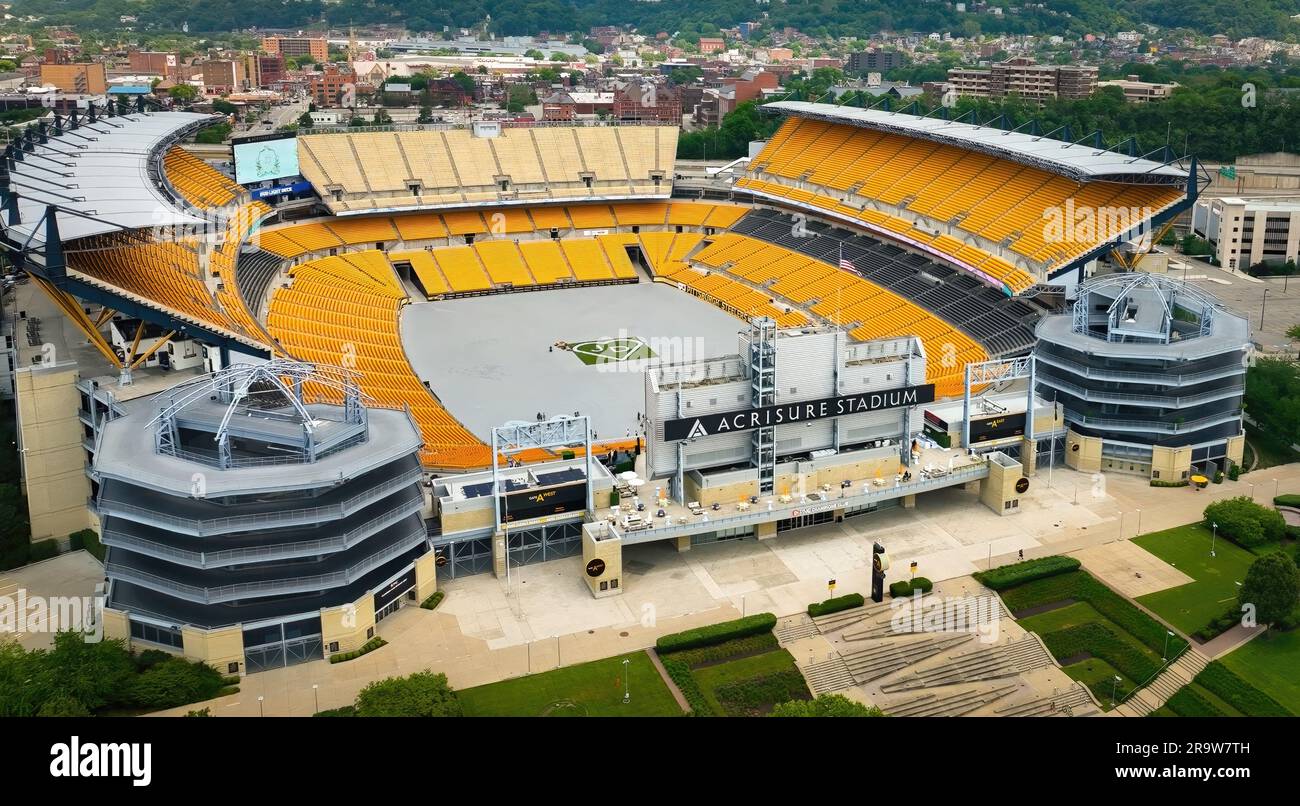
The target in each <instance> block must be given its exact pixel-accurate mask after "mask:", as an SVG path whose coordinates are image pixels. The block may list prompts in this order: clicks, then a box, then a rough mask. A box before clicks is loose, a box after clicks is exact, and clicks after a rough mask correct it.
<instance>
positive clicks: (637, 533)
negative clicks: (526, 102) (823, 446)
mask: <svg viewBox="0 0 1300 806" xmlns="http://www.w3.org/2000/svg"><path fill="white" fill-rule="evenodd" d="M914 472H919V471H914ZM988 474H989V469H988V464H987V462H980V463H979V464H978V465H973V466H968V467H964V468H959V469H957V470H953V471H952V472H946V471H945V472H944V473H943V475H940V476H932V477H930V478H925V479H914V480H912V481H907V482H898V483H897V485H896V486H887V487H881V488H878V489H869V490H868V491H866V492H864V493H856V494H852V495H844V496H843V497H840V498H823V499H820V500H817V501H792V502H790V503H788V504H779V503H775V502H773V504H772V507H771V509H768V508H766V507H765V506H762V505H760V504H755V505H754V507H755V509H752V510H750V511H749V512H746V513H743V514H739V515H728V516H725V517H721V518H716V519H709V518H708V512H705V513H704V515H703V516H702V517H703V518H704V519H701V520H693V521H691V522H690V523H682V524H672V525H667V526H651V527H649V528H645V529H636V530H625V529H621V528H620V527H619V526H618V525H617V524H616V523H615V524H609V527H610V529H611V530H612V531H613V533H614V535H615V536H616V537H618V538H620V539H621V540H622V541H623V542H624V543H628V544H631V543H643V542H649V541H652V540H664V539H667V538H670V537H680V536H683V535H688V534H698V533H702V532H712V531H716V530H719V529H731V528H735V527H738V526H748V525H753V524H758V523H767V522H769V521H772V520H784V519H785V518H790V517H800V516H803V515H815V514H817V513H819V512H830V511H834V510H836V509H843V508H847V507H853V506H859V505H862V504H871V503H877V502H881V501H890V500H893V499H895V498H902V497H904V496H908V495H914V494H916V493H924V492H930V491H932V490H939V489H943V488H944V487H951V486H953V485H954V484H958V483H963V484H964V483H966V482H970V481H975V480H977V479H982V478H985V477H987V476H988ZM819 494H820V493H819ZM828 495H829V494H828Z"/></svg>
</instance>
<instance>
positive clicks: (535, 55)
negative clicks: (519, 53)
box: [524, 48, 546, 62]
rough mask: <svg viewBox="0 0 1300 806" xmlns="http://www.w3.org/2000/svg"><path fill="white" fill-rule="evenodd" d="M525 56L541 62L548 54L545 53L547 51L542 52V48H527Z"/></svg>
mask: <svg viewBox="0 0 1300 806" xmlns="http://www.w3.org/2000/svg"><path fill="white" fill-rule="evenodd" d="M524 58H526V59H536V60H537V61H539V62H540V61H542V60H543V59H545V58H546V54H545V53H542V52H541V51H540V50H538V49H537V48H529V49H528V50H525V51H524Z"/></svg>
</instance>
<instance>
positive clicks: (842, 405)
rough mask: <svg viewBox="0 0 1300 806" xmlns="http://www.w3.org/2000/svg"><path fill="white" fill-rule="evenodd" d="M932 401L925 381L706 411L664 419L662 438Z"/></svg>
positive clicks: (707, 434)
mask: <svg viewBox="0 0 1300 806" xmlns="http://www.w3.org/2000/svg"><path fill="white" fill-rule="evenodd" d="M933 402H934V384H932V383H926V384H921V385H920V386H905V387H903V388H901V389H888V390H885V391H882V392H863V393H862V394H858V395H845V396H844V397H827V398H823V399H821V400H807V401H804V402H802V403H782V404H780V405H777V406H764V407H763V408H760V409H747V410H745V411H733V412H728V413H726V414H705V415H703V416H701V417H684V418H682V419H680V420H667V421H665V422H664V439H665V440H666V441H668V442H675V441H677V440H681V439H695V438H696V437H710V436H714V435H715V434H731V433H735V432H736V431H751V430H753V429H755V428H767V427H769V426H775V425H782V424H783V423H804V422H809V421H811V420H821V419H824V418H826V417H843V416H844V415H846V414H862V413H864V412H869V411H883V410H885V409H898V408H903V407H904V406H915V405H918V404H921V403H933Z"/></svg>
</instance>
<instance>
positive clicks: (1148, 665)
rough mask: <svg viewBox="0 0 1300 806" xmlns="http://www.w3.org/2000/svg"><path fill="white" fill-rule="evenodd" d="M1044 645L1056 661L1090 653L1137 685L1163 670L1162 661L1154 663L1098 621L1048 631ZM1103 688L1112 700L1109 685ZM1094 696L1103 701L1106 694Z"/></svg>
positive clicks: (1097, 692) (1099, 693)
mask: <svg viewBox="0 0 1300 806" xmlns="http://www.w3.org/2000/svg"><path fill="white" fill-rule="evenodd" d="M1043 643H1044V644H1045V645H1046V646H1047V648H1048V650H1049V651H1051V653H1052V655H1053V656H1054V657H1055V658H1057V660H1060V659H1061V658H1069V657H1071V656H1074V655H1079V654H1081V653H1084V652H1087V653H1088V654H1090V655H1092V656H1093V657H1094V658H1099V659H1101V660H1104V661H1106V662H1107V663H1109V664H1110V665H1111V666H1114V667H1115V669H1116V670H1118V671H1119V673H1120V674H1122V675H1124V676H1125V677H1127V678H1128V679H1130V680H1132V681H1134V682H1137V683H1142V682H1145V681H1146V679H1147V678H1148V677H1151V676H1152V675H1153V674H1155V673H1156V672H1157V671H1158V670H1159V669H1160V663H1159V661H1153V660H1152V659H1151V658H1149V657H1147V656H1146V655H1144V654H1142V652H1141V650H1139V649H1138V648H1137V647H1135V646H1133V645H1132V644H1131V643H1130V642H1128V641H1126V640H1124V638H1123V637H1122V636H1120V635H1119V634H1117V633H1116V632H1115V631H1114V630H1112V629H1111V628H1109V627H1107V626H1106V625H1105V624H1101V623H1098V622H1095V621H1091V622H1088V623H1086V624H1076V625H1075V626H1073V627H1066V628H1065V629H1063V630H1057V631H1055V632H1049V633H1047V634H1046V635H1044V636H1043ZM1104 688H1105V689H1106V690H1105V692H1104V693H1105V694H1106V696H1107V697H1109V696H1110V686H1109V685H1107V686H1105V687H1104ZM1093 693H1095V694H1096V695H1097V696H1098V697H1099V698H1100V697H1101V696H1102V693H1103V692H1100V691H1094V692H1093Z"/></svg>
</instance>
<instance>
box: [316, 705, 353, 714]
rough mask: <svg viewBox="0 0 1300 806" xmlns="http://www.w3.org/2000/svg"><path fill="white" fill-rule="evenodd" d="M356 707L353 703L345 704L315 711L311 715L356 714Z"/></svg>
mask: <svg viewBox="0 0 1300 806" xmlns="http://www.w3.org/2000/svg"><path fill="white" fill-rule="evenodd" d="M356 715H357V707H356V706H355V705H345V706H343V707H342V708H327V709H325V710H324V711H317V712H316V713H314V714H312V716H356Z"/></svg>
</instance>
